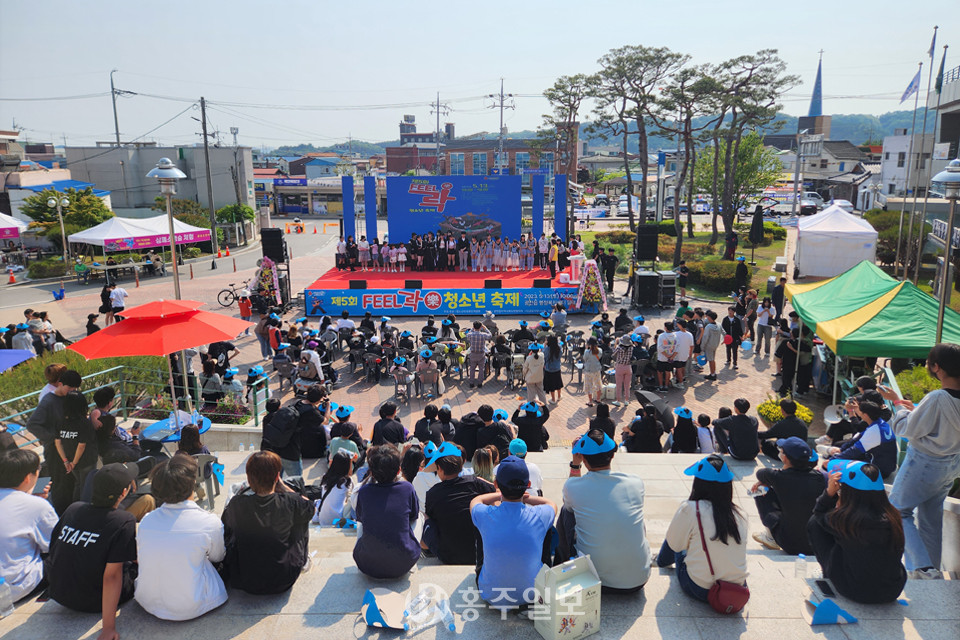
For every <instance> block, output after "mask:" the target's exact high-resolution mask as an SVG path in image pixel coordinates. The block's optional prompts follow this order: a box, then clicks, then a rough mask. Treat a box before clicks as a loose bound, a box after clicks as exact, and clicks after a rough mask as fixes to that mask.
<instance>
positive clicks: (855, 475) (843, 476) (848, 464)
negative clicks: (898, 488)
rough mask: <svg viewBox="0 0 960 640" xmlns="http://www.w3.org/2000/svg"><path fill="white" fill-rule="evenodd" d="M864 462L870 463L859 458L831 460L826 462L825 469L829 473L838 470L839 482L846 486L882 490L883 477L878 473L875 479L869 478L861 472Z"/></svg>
mask: <svg viewBox="0 0 960 640" xmlns="http://www.w3.org/2000/svg"><path fill="white" fill-rule="evenodd" d="M865 464H870V463H869V462H861V461H859V460H831V461H830V462H828V463H827V471H828V472H829V473H835V472H837V471H839V472H840V483H841V484H845V485H847V486H848V487H853V488H854V489H859V490H860V491H884V490H885V489H884V487H883V478H881V477H880V474H879V473H878V474H877V479H876V480H871V479H870V477H869V476H868V475H867V474H865V473H864V472H863V465H865Z"/></svg>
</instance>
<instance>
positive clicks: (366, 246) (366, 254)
mask: <svg viewBox="0 0 960 640" xmlns="http://www.w3.org/2000/svg"><path fill="white" fill-rule="evenodd" d="M357 250H358V251H359V252H360V270H361V271H369V267H370V243H369V242H367V236H360V242H359V243H358V244H357Z"/></svg>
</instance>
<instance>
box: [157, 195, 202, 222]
mask: <svg viewBox="0 0 960 640" xmlns="http://www.w3.org/2000/svg"><path fill="white" fill-rule="evenodd" d="M170 208H171V209H172V210H173V217H174V218H178V219H179V218H180V216H181V215H183V214H190V215H198V216H206V217H207V224H206V225H195V226H198V227H201V226H202V227H204V228H206V229H209V228H210V212H209V211H208V210H207V208H206V207H205V206H203V205H202V204H200V203H199V202H194V201H193V200H184V199H181V198H173V199H171V201H170ZM151 209H153V210H154V211H162V212H163V213H166V212H167V201H166V199H164V197H163V196H157V197H156V198H154V199H153V207H151ZM184 222H186V221H184ZM190 224H192V223H190Z"/></svg>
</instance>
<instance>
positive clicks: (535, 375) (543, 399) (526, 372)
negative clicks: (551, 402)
mask: <svg viewBox="0 0 960 640" xmlns="http://www.w3.org/2000/svg"><path fill="white" fill-rule="evenodd" d="M528 348H529V350H530V355H528V356H527V357H526V359H525V360H524V361H523V381H524V382H525V383H526V384H527V402H536V401H538V400H539V401H540V403H541V404H547V394H546V393H544V390H543V377H544V373H543V358H541V357H540V348H541V347H540V345H539V344H537V343H536V342H534V343H533V344H531V345H530V346H529V347H528Z"/></svg>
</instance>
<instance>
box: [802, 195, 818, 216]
mask: <svg viewBox="0 0 960 640" xmlns="http://www.w3.org/2000/svg"><path fill="white" fill-rule="evenodd" d="M819 209H820V207H819V206H818V205H817V203H816V201H814V200H807V199H806V198H804V199H803V200H801V201H800V215H802V216H812V215H813V214H815V213H816V212H817V211H818V210H819Z"/></svg>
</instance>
